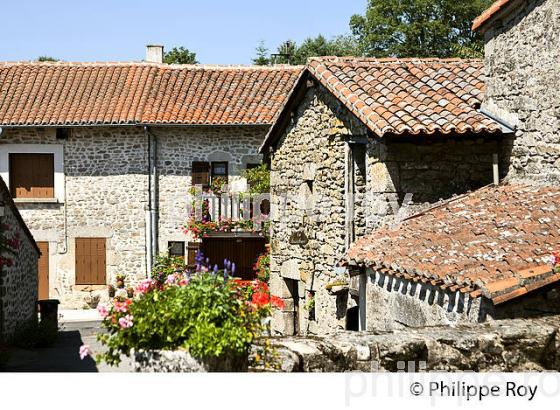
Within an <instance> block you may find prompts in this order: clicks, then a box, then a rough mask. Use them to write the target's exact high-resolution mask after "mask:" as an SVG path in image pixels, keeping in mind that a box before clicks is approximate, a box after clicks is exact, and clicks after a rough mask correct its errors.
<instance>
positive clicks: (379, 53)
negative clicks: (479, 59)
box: [350, 0, 492, 57]
mask: <svg viewBox="0 0 560 410" xmlns="http://www.w3.org/2000/svg"><path fill="white" fill-rule="evenodd" d="M491 1H492V0H469V1H457V0H405V1H403V0H369V4H368V7H367V9H366V12H365V14H364V15H354V16H352V18H351V20H350V28H351V30H352V33H353V34H354V36H355V37H356V39H357V41H358V43H359V46H360V49H361V51H362V52H363V53H364V54H365V55H368V56H374V57H452V56H458V55H461V50H463V52H466V51H467V50H477V49H478V48H479V47H480V44H481V43H482V38H481V36H480V34H479V33H476V32H473V31H472V30H471V24H472V21H473V20H474V18H475V17H476V16H478V15H479V14H480V13H481V12H482V11H483V10H484V9H485V8H486V7H487V6H489V4H490V3H491ZM457 47H462V48H457Z"/></svg>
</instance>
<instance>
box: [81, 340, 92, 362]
mask: <svg viewBox="0 0 560 410" xmlns="http://www.w3.org/2000/svg"><path fill="white" fill-rule="evenodd" d="M90 353H91V351H90V350H89V345H86V344H84V345H81V346H80V359H82V360H84V359H85V358H86V356H89V355H90Z"/></svg>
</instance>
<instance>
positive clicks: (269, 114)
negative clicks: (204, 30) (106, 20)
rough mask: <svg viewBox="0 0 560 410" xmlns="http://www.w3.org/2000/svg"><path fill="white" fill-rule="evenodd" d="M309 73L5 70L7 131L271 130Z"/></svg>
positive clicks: (280, 69)
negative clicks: (143, 126) (132, 127)
mask: <svg viewBox="0 0 560 410" xmlns="http://www.w3.org/2000/svg"><path fill="white" fill-rule="evenodd" d="M301 71H302V68H301V67H286V66H275V67H233V66H232V67H227V66H198V65H166V64H152V63H65V62H57V63H37V62H29V63H0V126H2V125H4V126H6V125H12V126H16V125H37V126H44V125H60V126H63V125H66V126H68V125H98V124H105V125H115V124H134V123H148V124H196V125H199V124H202V125H213V124H263V125H268V124H271V123H272V119H273V117H274V116H275V115H276V114H277V111H279V110H280V108H281V107H282V105H283V104H284V100H285V98H286V97H287V94H288V92H289V91H290V90H291V88H292V87H293V85H294V83H295V81H296V79H297V77H298V76H299V75H300V73H301Z"/></svg>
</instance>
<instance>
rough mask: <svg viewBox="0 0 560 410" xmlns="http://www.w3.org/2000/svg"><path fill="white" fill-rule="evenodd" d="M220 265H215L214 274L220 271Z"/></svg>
mask: <svg viewBox="0 0 560 410" xmlns="http://www.w3.org/2000/svg"><path fill="white" fill-rule="evenodd" d="M218 270H219V269H218V265H214V274H216V273H218Z"/></svg>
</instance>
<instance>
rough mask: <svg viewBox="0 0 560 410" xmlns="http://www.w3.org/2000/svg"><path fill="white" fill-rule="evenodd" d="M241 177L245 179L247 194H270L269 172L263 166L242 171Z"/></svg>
mask: <svg viewBox="0 0 560 410" xmlns="http://www.w3.org/2000/svg"><path fill="white" fill-rule="evenodd" d="M242 176H243V177H244V178H246V179H247V184H248V185H249V193H251V194H266V193H268V192H270V170H269V169H268V168H267V166H266V165H265V164H259V166H257V167H254V168H248V169H246V170H244V171H243V173H242Z"/></svg>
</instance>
